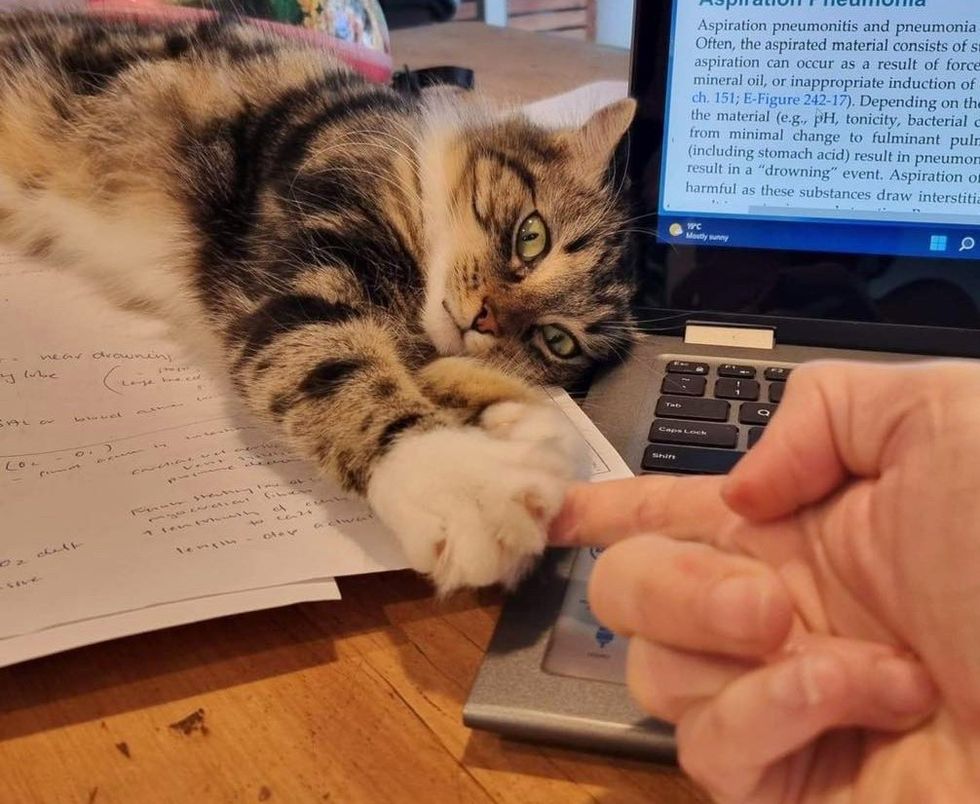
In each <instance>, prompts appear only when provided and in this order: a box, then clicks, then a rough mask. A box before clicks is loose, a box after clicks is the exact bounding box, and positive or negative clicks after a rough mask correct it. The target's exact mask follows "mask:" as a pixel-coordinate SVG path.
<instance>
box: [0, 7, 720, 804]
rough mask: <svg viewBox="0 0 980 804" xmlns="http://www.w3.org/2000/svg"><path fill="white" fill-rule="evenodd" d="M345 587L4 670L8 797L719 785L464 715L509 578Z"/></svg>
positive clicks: (608, 791) (484, 71)
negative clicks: (452, 590) (471, 721)
mask: <svg viewBox="0 0 980 804" xmlns="http://www.w3.org/2000/svg"><path fill="white" fill-rule="evenodd" d="M447 33H448V34H450V35H449V36H448V37H447V36H446V34H447ZM393 38H394V42H395V50H396V56H397V57H398V58H400V59H401V60H403V61H406V60H407V61H408V62H409V64H410V65H411V66H414V67H418V66H424V64H425V63H429V64H433V63H451V64H452V63H455V64H462V63H467V62H469V63H470V64H471V65H474V66H476V67H477V68H478V80H480V81H481V83H482V84H483V85H484V86H485V87H489V88H490V90H495V91H497V92H498V93H503V94H509V93H514V94H518V95H522V96H523V97H524V98H528V97H532V98H533V97H535V96H540V95H543V94H547V93H551V92H560V91H563V90H566V89H569V88H570V87H572V86H574V85H575V84H578V83H583V82H584V81H589V80H596V79H599V78H615V77H624V75H625V55H623V54H616V53H607V52H603V51H600V50H598V49H597V48H594V47H586V46H584V45H581V44H578V43H574V42H566V41H563V40H558V39H554V38H547V37H531V36H530V35H528V34H515V33H514V32H510V31H499V30H490V29H487V28H486V27H484V26H482V25H474V24H472V23H466V24H455V23H454V24H451V25H445V26H440V27H438V28H433V29H429V30H415V31H406V32H396V33H395V35H394V37H393ZM427 42H428V43H429V44H427ZM532 45H533V47H531V46H532ZM530 50H533V51H534V52H533V53H530V52H529V51H530ZM494 65H496V68H497V69H493V66H494ZM528 75H531V76H535V81H534V82H533V85H531V86H529V82H528V81H527V76H528ZM340 587H341V590H342V592H343V595H344V599H343V600H342V601H337V602H330V603H317V604H304V605H299V606H290V607H287V608H280V609H274V610H271V611H265V612H255V613H251V614H243V615H239V616H236V617H226V618H224V619H219V620H212V621H209V622H204V623H199V624H196V625H189V626H184V627H181V628H172V629H168V630H164V631H158V632H155V633H151V634H143V635H140V636H136V637H130V638H127V639H121V640H116V641H113V642H109V643H105V644H102V645H95V646H92V647H88V648H82V649H79V650H75V651H71V652H68V653H64V654H60V655H57V656H51V657H47V658H44V659H38V660H35V661H32V662H27V663H24V664H21V665H17V666H15V667H11V668H6V669H2V670H0V802H2V804H34V803H35V802H37V803H38V804H115V803H118V804H157V802H160V803H161V804H169V802H175V803H176V802H180V803H181V804H185V803H186V802H195V803H197V802H205V803H206V804H210V803H211V802H265V801H269V802H273V804H274V803H275V802H290V804H292V803H293V802H298V803H301V804H302V803H304V802H325V801H333V802H344V804H347V802H353V803H354V804H358V803H359V802H365V804H387V803H388V802H410V803H411V802H427V803H429V804H442V803H443V802H500V803H506V802H515V804H516V803H517V802H521V803H522V804H523V803H525V802H535V804H537V803H538V802H541V803H542V804H548V803H549V802H555V803H556V804H577V802H596V801H602V802H606V803H609V802H647V803H648V804H649V803H652V804H692V803H693V802H705V801H707V799H706V798H705V797H704V796H703V795H702V794H701V793H699V792H698V790H697V789H696V788H695V787H694V786H693V785H692V784H691V783H690V782H689V781H688V780H687V779H685V778H684V777H683V776H682V775H680V774H679V773H677V772H676V771H675V770H673V769H671V768H664V767H660V766H657V765H653V764H645V763H640V762H633V761H625V760H619V759H610V758H607V757H602V756H599V755H589V754H585V753H579V752H574V751H566V750H560V749H554V748H547V747H542V746H537V745H526V744H519V743H513V742H509V741H505V740H501V739H499V738H497V737H495V736H493V735H490V734H485V733H475V732H471V731H469V730H468V729H466V728H465V727H464V726H463V725H462V720H461V715H462V706H463V702H464V701H465V699H466V695H467V693H468V691H469V688H470V685H471V683H472V681H473V678H474V676H475V674H476V671H477V668H478V667H479V664H480V661H481V658H482V656H483V652H484V650H485V648H486V645H487V642H488V641H489V639H490V635H491V633H492V631H493V627H494V624H495V622H496V619H497V615H498V613H499V605H500V596H499V594H497V593H494V592H481V593H473V592H469V593H465V594H460V595H457V596H455V597H453V598H451V599H450V600H448V601H444V602H439V601H436V600H434V599H433V598H432V595H431V589H430V587H429V586H428V584H427V583H425V582H424V581H423V580H421V579H419V578H418V577H416V576H414V575H412V574H411V573H404V572H402V573H386V574H382V575H373V576H365V577H359V578H345V579H342V580H341V581H340Z"/></svg>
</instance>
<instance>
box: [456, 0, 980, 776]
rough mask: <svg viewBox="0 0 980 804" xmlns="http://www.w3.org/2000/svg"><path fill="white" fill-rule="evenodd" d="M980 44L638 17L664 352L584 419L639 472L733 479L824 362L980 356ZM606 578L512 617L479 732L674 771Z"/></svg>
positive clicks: (530, 603)
mask: <svg viewBox="0 0 980 804" xmlns="http://www.w3.org/2000/svg"><path fill="white" fill-rule="evenodd" d="M878 6H881V7H878ZM978 28H980V7H978V6H977V5H976V0H939V2H930V3H929V5H928V8H926V4H925V2H924V0H900V2H890V3H888V4H887V7H885V4H881V3H878V2H877V0H814V1H813V2H811V0H786V2H779V3H765V4H762V3H750V2H748V0H699V2H694V0H637V2H636V8H635V17H634V38H633V59H632V68H631V82H630V91H631V94H632V95H633V96H634V97H635V98H637V100H638V101H639V111H638V115H637V118H636V121H635V123H634V125H633V127H632V129H631V131H630V134H629V137H628V139H627V145H626V149H627V153H628V171H629V173H630V175H631V177H632V181H633V192H634V194H635V198H636V200H637V203H638V206H639V214H640V215H641V216H642V217H640V218H639V219H638V227H639V228H642V229H644V230H645V233H644V234H643V236H642V239H641V243H640V254H639V259H640V268H641V271H642V275H643V283H644V288H643V315H642V318H643V320H644V324H645V326H646V329H647V331H648V335H647V337H646V338H645V340H644V342H643V344H642V345H641V346H640V347H639V348H638V349H637V350H636V351H635V353H634V355H633V356H632V358H631V360H630V361H629V362H628V363H627V364H626V365H625V366H623V367H621V368H620V369H617V370H616V371H614V372H612V373H611V374H610V375H608V376H606V377H604V378H602V379H600V380H599V381H598V382H596V383H595V384H594V385H593V386H592V387H591V389H590V390H589V393H588V397H587V400H586V403H585V406H584V407H585V410H586V411H587V412H588V414H589V416H590V418H592V419H593V421H594V422H595V423H596V425H598V427H599V429H600V430H601V431H602V432H603V434H604V435H605V436H606V437H607V438H608V439H609V440H610V441H611V443H612V444H613V446H614V447H615V448H616V449H617V450H618V451H619V453H620V454H621V455H622V457H623V458H624V459H625V461H626V462H627V464H628V465H629V466H630V468H631V469H632V470H633V471H634V472H635V473H636V474H641V473H651V472H667V473H680V474H685V473H694V474H719V473H725V472H728V471H729V470H730V469H731V468H732V467H733V466H734V465H735V464H736V463H737V461H738V460H739V459H740V458H741V457H742V456H743V455H744V454H745V453H746V452H747V451H748V450H749V449H751V448H752V445H753V444H754V443H755V441H756V440H757V439H758V437H759V436H760V435H761V434H762V433H763V432H764V430H765V427H766V426H767V424H768V423H769V422H770V421H771V420H772V418H773V417H774V416H777V415H778V409H779V403H780V400H781V399H782V394H783V391H784V389H785V385H786V380H787V379H788V377H789V376H790V374H791V372H792V371H793V369H794V367H796V366H798V365H799V364H801V363H804V362H806V361H809V360H815V359H818V358H845V359H861V360H881V361H887V360H901V359H909V358H921V357H928V356H955V357H962V358H978V357H980V50H978V47H977V45H976V42H977V41H978V40H977V36H976V33H977V30H978ZM595 557H596V555H595V551H594V550H593V551H589V550H580V551H552V552H550V553H549V554H548V556H547V557H546V560H545V561H544V562H543V564H542V565H541V567H540V568H539V570H538V571H537V572H536V573H535V574H534V575H533V576H532V577H531V578H529V579H528V581H527V582H526V583H525V584H524V585H523V586H522V587H521V588H520V589H519V590H518V591H517V593H516V594H515V595H514V596H513V597H512V598H511V599H510V600H509V601H508V603H507V604H506V605H505V608H504V611H503V613H502V616H501V619H500V623H499V625H498V628H497V631H496V633H495V635H494V638H493V640H492V643H491V645H490V648H489V651H488V655H487V657H486V660H485V662H484V664H483V666H482V668H481V671H480V673H479V676H478V678H477V680H476V682H475V684H474V687H473V690H472V692H471V695H470V698H469V700H468V702H467V704H466V707H465V710H464V720H465V722H466V723H467V724H468V725H470V726H473V727H477V728H485V729H490V730H493V731H497V732H499V733H502V734H505V735H509V736H511V737H518V738H524V739H535V740H545V741H549V742H555V743H562V744H565V745H571V746H576V747H580V748H587V749H592V750H601V751H612V752H617V753H622V754H630V755H634V756H642V757H651V758H661V759H668V760H669V759H671V758H672V757H673V756H674V744H673V736H672V732H671V729H670V727H669V726H667V725H666V724H664V723H660V722H657V721H654V720H652V719H650V718H647V717H645V716H644V715H643V713H641V712H640V711H638V710H637V709H636V708H635V707H634V706H633V704H632V703H631V702H630V699H629V696H628V693H627V690H626V687H625V684H624V676H623V672H624V657H625V652H624V651H625V640H623V639H622V638H620V637H618V636H617V635H616V634H613V633H612V632H610V631H609V630H608V629H606V628H604V627H603V626H602V625H601V624H600V623H598V622H596V621H595V619H594V618H593V617H592V616H591V613H590V612H589V609H588V600H587V597H586V584H587V580H588V575H589V572H590V571H591V566H592V564H593V562H594V560H595ZM678 616H683V612H678Z"/></svg>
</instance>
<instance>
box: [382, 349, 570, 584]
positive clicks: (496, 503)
mask: <svg viewBox="0 0 980 804" xmlns="http://www.w3.org/2000/svg"><path fill="white" fill-rule="evenodd" d="M419 382H420V384H421V387H422V389H423V390H424V391H425V392H426V394H427V395H428V396H429V397H430V398H432V399H434V400H436V401H438V403H439V404H440V405H441V406H442V407H444V408H449V409H451V410H454V411H458V412H460V413H461V415H462V418H463V420H464V421H465V422H467V424H466V425H465V426H463V427H454V428H442V429H438V430H432V431H430V432H427V433H421V434H412V435H406V436H405V437H403V438H401V439H400V440H399V442H398V443H397V444H395V445H394V446H393V447H392V449H391V450H390V451H389V452H388V453H387V454H386V455H385V456H384V457H383V458H381V459H380V460H379V461H378V464H377V466H376V468H375V471H374V474H373V476H372V479H371V482H370V484H369V487H368V499H369V500H370V502H371V504H372V506H373V507H374V509H375V510H376V511H377V512H378V514H379V515H380V516H381V517H382V519H384V520H385V521H387V522H388V523H389V524H390V525H391V526H392V527H393V528H395V529H396V530H397V532H398V534H399V537H400V538H401V540H402V543H403V545H405V549H406V551H407V552H408V554H409V556H410V558H411V560H412V562H413V565H414V566H415V567H416V568H417V569H419V570H420V571H423V572H427V573H429V574H430V575H431V576H432V578H433V580H434V581H435V583H436V585H437V587H438V588H439V589H440V591H442V592H447V591H450V590H452V589H455V588H458V587H461V586H482V585H485V584H490V583H496V582H502V583H504V584H506V585H512V584H514V583H515V582H516V581H517V580H519V579H520V577H522V576H523V575H524V574H525V572H526V571H527V570H528V569H529V568H530V566H531V565H532V564H533V562H534V561H535V559H536V558H537V557H538V556H539V555H540V554H541V552H542V551H543V550H544V547H545V533H546V529H547V526H548V524H549V523H550V521H551V520H552V518H553V517H554V516H555V514H556V513H557V512H558V509H559V508H560V506H561V502H562V499H563V497H564V494H565V490H566V489H567V486H568V484H569V483H570V482H572V481H573V480H576V479H581V478H583V477H584V476H585V475H586V474H587V467H588V462H587V454H586V448H585V444H584V442H583V441H582V438H581V436H580V435H579V434H578V433H577V432H576V430H575V429H574V428H573V427H572V425H571V423H570V422H569V421H568V419H567V418H566V417H565V416H564V414H563V413H561V411H559V410H558V409H557V408H556V407H555V406H554V405H552V404H551V403H550V402H549V401H548V400H547V398H546V396H545V395H544V394H543V392H541V391H540V390H538V389H532V388H530V387H529V386H527V385H525V384H524V383H523V382H521V381H520V380H517V379H516V378H514V377H512V376H509V375H507V374H505V373H502V372H500V371H498V370H496V369H494V368H492V367H490V366H487V365H485V364H482V363H480V362H478V361H476V360H474V359H472V358H442V359H440V360H436V361H434V362H433V363H431V364H429V365H428V366H427V367H426V368H425V369H423V370H422V372H421V373H420V376H419Z"/></svg>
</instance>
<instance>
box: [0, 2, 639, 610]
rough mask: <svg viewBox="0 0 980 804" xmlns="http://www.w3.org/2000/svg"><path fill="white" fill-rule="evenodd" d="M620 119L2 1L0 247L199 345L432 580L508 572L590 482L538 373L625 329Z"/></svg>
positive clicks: (217, 29) (609, 355) (260, 43)
mask: <svg viewBox="0 0 980 804" xmlns="http://www.w3.org/2000/svg"><path fill="white" fill-rule="evenodd" d="M633 111H634V103H633V102H632V101H622V102H619V103H616V104H613V105H611V106H608V107H606V108H605V109H602V110H600V111H599V112H598V113H596V114H595V115H594V116H593V117H592V118H591V119H590V120H589V121H588V122H587V123H585V124H584V125H583V126H582V127H580V128H567V129H555V130H546V129H544V128H541V127H538V126H535V125H532V124H531V123H530V122H528V121H527V120H526V119H525V118H523V117H521V116H509V117H500V116H499V115H496V116H495V115H493V114H490V113H489V112H476V111H475V110H474V104H471V103H462V102H460V101H459V100H451V99H449V98H448V97H447V96H445V95H441V96H439V97H438V98H435V99H432V98H430V99H425V100H423V99H419V98H415V97H410V96H406V95H401V94H397V93H395V92H393V91H392V90H390V89H388V88H386V87H381V86H378V85H374V84H370V83H367V82H366V81H365V80H363V79H362V78H360V77H358V76H357V75H355V74H354V73H352V72H351V71H350V70H349V69H347V68H345V67H344V66H342V65H340V64H338V63H337V62H336V61H334V60H333V59H332V58H331V57H330V56H328V55H327V54H326V53H324V52H322V51H317V50H314V49H312V48H311V47H310V46H309V45H304V44H300V43H298V42H294V41H292V40H283V39H280V38H278V37H275V36H273V35H272V34H269V33H267V32H263V31H261V30H259V29H257V28H255V27H252V26H250V25H248V24H247V23H245V22H242V21H235V20H224V19H210V20H208V21H204V22H193V23H186V22H185V23H180V24H169V25H164V24H163V23H154V24H144V23H139V24H137V23H135V22H134V21H132V20H130V21H126V20H115V21H108V20H98V19H95V18H90V17H85V16H73V15H64V16H52V15H42V14H26V15H24V14H15V15H6V16H5V15H0V242H2V243H4V244H6V245H8V246H14V247H16V248H19V249H20V250H22V251H23V252H24V253H27V254H29V255H32V256H35V257H39V258H43V259H46V260H50V261H52V262H54V263H56V264H58V265H61V266H65V267H67V268H70V269H74V270H77V271H79V272H80V273H82V274H84V275H86V276H88V277H90V278H91V279H93V280H95V281H97V282H99V283H101V284H102V285H103V286H104V287H107V288H109V289H110V291H111V293H112V294H113V296H114V298H116V299H117V300H119V301H120V302H123V303H126V304H129V305H138V306H140V307H142V308H144V309H147V310H152V311H154V312H156V313H158V314H159V315H161V316H164V317H165V318H166V319H168V320H169V321H170V322H171V323H172V324H173V326H174V329H175V331H176V332H177V333H179V334H181V335H183V336H184V337H185V339H186V338H187V337H189V338H190V340H192V341H194V342H197V343H199V344H200V343H205V344H211V345H213V346H214V347H216V348H217V349H218V350H219V352H220V357H221V359H222V362H223V364H224V366H225V367H226V368H227V371H228V372H229V374H230V377H231V380H232V382H233V384H234V386H235V388H236V389H237V391H238V392H239V394H240V395H241V398H242V400H243V401H244V402H245V404H246V405H247V407H248V408H249V409H250V410H251V411H252V412H253V413H254V414H256V415H257V416H258V417H260V418H262V419H264V420H265V421H267V422H268V423H270V424H271V425H272V426H274V427H275V428H277V429H278V432H279V434H280V436H281V437H282V438H283V439H284V440H285V441H286V442H287V443H288V444H290V445H291V447H292V448H293V449H295V451H296V452H297V453H298V454H300V455H302V456H304V457H305V458H308V459H310V460H312V461H315V462H316V464H317V465H318V466H319V467H320V468H321V469H322V470H323V472H324V473H326V474H327V475H329V476H331V477H333V478H334V479H336V480H337V481H339V482H340V483H341V484H342V485H343V486H344V487H345V488H346V489H349V490H354V491H356V492H358V493H361V494H363V495H365V496H366V497H367V499H368V501H369V502H370V503H371V505H372V506H373V508H374V510H375V511H376V513H377V515H378V516H379V517H380V518H381V519H382V520H383V521H384V522H386V523H387V524H388V525H389V526H390V527H391V528H392V529H393V530H394V532H395V533H397V535H398V537H399V539H400V540H401V543H402V545H403V547H404V550H405V553H406V555H407V556H408V558H409V560H410V562H411V563H412V565H413V566H414V567H415V568H416V569H417V570H419V571H421V572H424V573H428V574H430V575H431V577H432V579H433V581H434V583H435V585H436V587H437V589H439V590H440V591H442V592H446V591H449V590H452V589H455V588H458V587H461V586H467V585H483V584H491V583H495V582H504V583H513V582H514V581H515V580H516V579H517V578H519V577H520V575H521V574H522V573H523V572H524V571H525V570H526V569H527V568H528V566H529V564H530V563H531V562H533V559H534V557H535V556H536V555H538V554H539V553H540V552H541V551H542V549H543V546H544V542H545V529H546V526H547V523H548V522H549V520H550V519H551V517H553V515H554V513H555V512H556V511H557V509H558V507H559V505H560V502H561V498H562V495H563V492H564V490H565V488H566V486H567V484H568V483H569V482H570V481H571V480H572V479H573V478H575V477H578V476H581V474H582V471H583V465H582V464H583V458H584V455H583V447H582V445H581V442H580V439H579V438H578V437H577V436H576V434H575V433H574V432H573V431H572V430H571V428H570V427H569V426H568V425H567V424H566V423H565V420H564V418H563V417H562V416H561V415H560V414H558V413H557V412H556V411H555V410H554V409H553V408H552V407H551V406H550V405H549V404H547V403H545V402H543V401H542V400H543V397H542V395H541V391H540V390H536V388H537V387H538V386H540V385H541V384H545V383H569V382H572V381H575V380H576V379H577V378H580V377H582V376H583V375H584V374H585V373H586V372H588V371H590V370H592V369H594V368H595V367H597V366H601V365H603V364H607V363H610V362H613V361H617V360H619V359H620V358H622V357H623V356H624V355H625V354H626V352H627V351H628V349H629V347H630V344H631V342H632V341H633V339H634V337H635V336H634V328H633V326H632V320H633V319H632V317H631V312H630V304H631V301H632V297H633V295H634V291H635V288H634V277H633V276H632V273H631V270H632V269H631V268H630V262H629V260H628V253H627V252H628V240H629V238H628V228H629V222H628V211H627V209H626V206H625V204H624V202H623V201H622V200H621V198H620V193H618V192H617V191H618V189H619V181H618V179H615V178H614V176H613V175H612V173H611V170H610V163H611V157H612V156H613V153H614V151H615V148H616V146H617V143H619V141H620V140H621V139H622V137H623V134H624V132H625V131H626V129H627V127H628V125H629V123H630V120H631V118H632V116H633Z"/></svg>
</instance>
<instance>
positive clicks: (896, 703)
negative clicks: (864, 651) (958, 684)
mask: <svg viewBox="0 0 980 804" xmlns="http://www.w3.org/2000/svg"><path fill="white" fill-rule="evenodd" d="M875 677H876V678H877V680H878V684H877V689H878V691H879V692H878V695H879V696H880V698H881V704H882V705H883V706H887V707H888V708H889V709H890V710H891V711H892V712H894V713H895V714H896V715H917V714H922V713H925V712H928V711H929V710H930V709H932V707H933V706H935V703H936V696H937V694H938V691H937V690H936V687H935V685H934V684H933V682H932V679H931V678H930V677H929V674H928V673H927V672H926V671H925V669H924V668H923V667H921V666H920V665H917V664H915V663H914V662H912V661H909V660H907V659H898V658H894V657H891V656H888V657H882V658H880V659H878V660H877V661H876V662H875Z"/></svg>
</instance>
